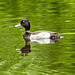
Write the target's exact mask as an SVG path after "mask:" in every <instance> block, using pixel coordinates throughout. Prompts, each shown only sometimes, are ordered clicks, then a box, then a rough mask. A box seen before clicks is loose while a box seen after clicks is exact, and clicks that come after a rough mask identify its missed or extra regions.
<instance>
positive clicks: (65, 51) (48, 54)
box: [0, 0, 75, 75]
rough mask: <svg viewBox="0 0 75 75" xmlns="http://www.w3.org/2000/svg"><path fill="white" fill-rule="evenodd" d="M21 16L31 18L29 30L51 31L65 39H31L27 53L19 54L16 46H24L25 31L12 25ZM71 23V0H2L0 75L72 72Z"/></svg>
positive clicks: (74, 15)
mask: <svg viewBox="0 0 75 75" xmlns="http://www.w3.org/2000/svg"><path fill="white" fill-rule="evenodd" d="M22 19H28V20H29V21H30V23H31V32H34V31H38V30H47V31H54V32H58V33H60V35H61V36H63V37H64V38H62V39H59V41H58V42H56V43H50V44H38V43H36V42H30V43H29V45H30V47H29V53H28V54H27V55H28V56H25V54H24V56H21V55H22V54H21V50H16V49H22V48H25V46H26V44H25V41H24V40H23V39H22V36H23V34H24V32H25V30H24V28H23V27H18V28H15V27H14V26H15V25H16V24H18V23H19V22H20V20H22ZM74 24H75V1H74V0H69V1H66V0H63V1H59V0H54V1H53V0H50V1H49V0H40V1H39V0H35V1H33V0H27V1H25V0H22V1H21V0H8V1H5V0H1V1H0V75H2V74H3V75H5V74H6V75H15V74H18V75H74V74H75V61H74V58H75V34H74V33H75V25H74ZM62 33H64V34H62ZM66 33H72V34H66Z"/></svg>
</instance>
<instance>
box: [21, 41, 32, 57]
mask: <svg viewBox="0 0 75 75" xmlns="http://www.w3.org/2000/svg"><path fill="white" fill-rule="evenodd" d="M29 52H31V50H30V41H26V44H25V46H24V47H22V49H21V54H22V56H27V55H28V53H29Z"/></svg>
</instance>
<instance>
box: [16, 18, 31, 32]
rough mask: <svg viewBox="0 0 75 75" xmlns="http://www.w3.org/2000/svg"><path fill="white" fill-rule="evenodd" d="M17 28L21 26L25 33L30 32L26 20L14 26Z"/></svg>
mask: <svg viewBox="0 0 75 75" xmlns="http://www.w3.org/2000/svg"><path fill="white" fill-rule="evenodd" d="M19 26H23V27H24V28H25V30H26V31H27V30H30V23H29V21H28V20H26V19H23V20H21V22H20V23H19V24H18V25H15V27H19Z"/></svg>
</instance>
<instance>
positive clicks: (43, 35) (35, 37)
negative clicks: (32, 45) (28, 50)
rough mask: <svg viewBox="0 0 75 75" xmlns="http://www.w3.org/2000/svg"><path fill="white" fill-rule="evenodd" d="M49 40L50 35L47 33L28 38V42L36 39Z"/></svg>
mask: <svg viewBox="0 0 75 75" xmlns="http://www.w3.org/2000/svg"><path fill="white" fill-rule="evenodd" d="M49 38H50V33H48V32H41V33H38V34H36V35H32V34H31V36H30V40H37V39H49Z"/></svg>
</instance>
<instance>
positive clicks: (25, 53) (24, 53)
mask: <svg viewBox="0 0 75 75" xmlns="http://www.w3.org/2000/svg"><path fill="white" fill-rule="evenodd" d="M23 39H24V41H25V46H24V47H22V49H16V50H20V53H21V55H22V56H28V53H30V52H31V49H30V42H35V43H37V44H51V43H56V42H58V41H59V39H39V40H30V39H28V38H23Z"/></svg>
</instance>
